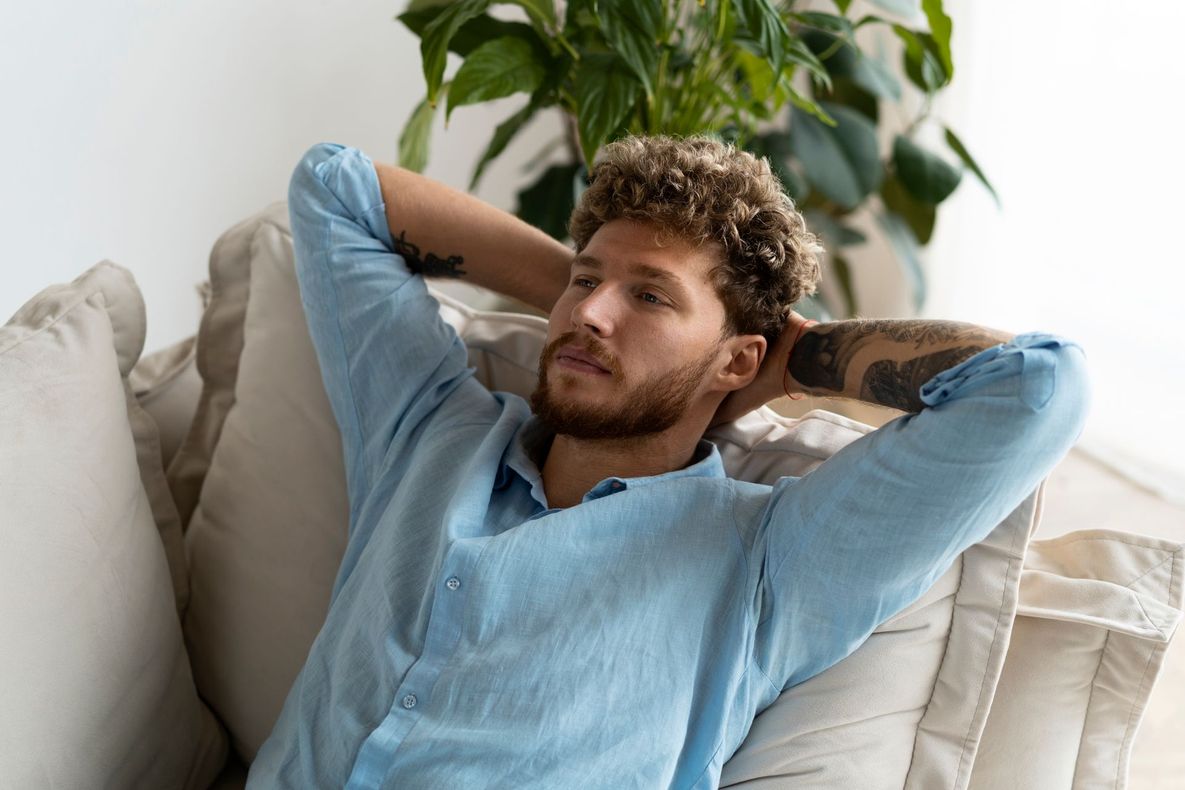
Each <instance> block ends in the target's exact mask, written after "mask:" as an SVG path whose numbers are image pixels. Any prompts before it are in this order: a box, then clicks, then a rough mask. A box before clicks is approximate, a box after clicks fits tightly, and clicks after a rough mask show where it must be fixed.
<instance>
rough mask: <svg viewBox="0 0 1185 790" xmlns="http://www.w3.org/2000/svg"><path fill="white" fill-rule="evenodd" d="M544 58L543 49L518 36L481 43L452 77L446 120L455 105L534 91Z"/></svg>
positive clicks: (542, 74)
mask: <svg viewBox="0 0 1185 790" xmlns="http://www.w3.org/2000/svg"><path fill="white" fill-rule="evenodd" d="M546 59H547V55H546V53H542V52H539V51H538V50H536V49H535V48H534V47H532V46H531V45H530V44H528V43H527V42H526V41H523V40H522V39H521V38H512V37H507V38H496V39H494V40H493V41H487V42H486V43H484V44H482V45H481V46H480V47H478V48H477V49H475V50H473V52H471V53H470V54H469V57H467V58H465V62H464V63H462V64H461V68H459V69H457V73H456V75H455V76H454V77H453V87H452V89H451V90H450V91H449V95H448V109H447V110H446V112H445V115H444V117H445V121H446V122H447V121H448V119H449V117H450V116H451V115H452V114H453V109H454V108H456V107H461V106H464V105H466V104H476V103H478V102H483V101H489V100H491V99H500V98H502V97H503V96H509V95H510V94H512V93H517V92H518V91H526V92H528V93H530V92H531V91H534V90H535V89H536V88H538V87H539V85H540V84H541V83H542V82H543V78H544V77H545V76H546V75H547V67H546V65H545V62H546Z"/></svg>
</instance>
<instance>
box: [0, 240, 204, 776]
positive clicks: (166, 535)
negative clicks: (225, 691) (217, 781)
mask: <svg viewBox="0 0 1185 790" xmlns="http://www.w3.org/2000/svg"><path fill="white" fill-rule="evenodd" d="M144 337H145V313H144V304H143V301H142V299H141V296H140V292H139V289H138V288H137V287H136V285H135V283H134V281H133V279H132V276H131V274H130V273H129V272H128V271H127V270H126V269H123V268H121V267H119V266H117V265H115V264H113V263H110V262H107V261H104V262H102V263H99V264H97V265H95V266H93V267H91V268H90V269H88V270H87V271H86V272H84V273H83V274H81V275H80V276H79V277H78V278H76V279H75V280H74V281H73V282H71V283H69V284H65V285H55V286H51V287H49V288H47V289H45V290H43V291H42V292H41V293H39V294H38V295H36V296H35V297H34V298H33V299H32V300H30V301H29V302H27V303H26V304H25V305H24V306H23V307H22V308H21V309H20V310H18V311H17V313H16V314H15V315H14V316H13V317H12V319H11V320H10V321H9V322H8V323H7V324H6V325H5V326H4V327H3V328H0V447H2V448H3V449H4V452H3V453H2V454H0V502H2V503H3V506H2V507H0V634H2V635H3V648H2V649H0V701H2V704H0V711H2V715H0V765H3V766H4V776H3V781H4V783H6V784H11V786H13V787H54V788H73V787H78V788H84V787H85V788H90V787H175V788H181V787H184V788H191V787H192V788H204V787H206V786H207V785H208V784H209V783H210V781H211V780H212V779H213V778H214V777H215V776H216V775H217V774H218V771H219V770H220V769H221V767H222V764H223V762H224V760H225V757H226V737H225V734H224V733H223V731H222V729H221V727H220V726H219V725H218V723H217V722H216V721H215V720H214V718H213V717H212V716H211V714H210V712H209V711H208V710H207V709H206V708H205V706H204V705H203V704H202V702H201V701H200V699H199V698H198V696H197V693H196V690H195V688H194V684H193V678H192V675H191V672H190V667H189V661H188V657H187V655H186V653H185V649H184V645H183V643H182V636H181V627H180V622H179V619H178V617H179V612H181V611H184V608H185V603H186V600H185V599H186V592H187V579H186V575H185V564H184V555H183V547H182V545H181V542H180V541H181V534H180V522H179V520H178V518H177V514H176V512H175V511H174V510H173V509H172V507H173V506H172V501H171V499H170V498H169V497H168V491H167V488H165V487H164V485H163V482H164V470H163V467H162V465H161V459H160V445H159V440H158V438H157V436H156V429H155V426H154V425H153V422H152V419H151V418H150V417H149V416H148V415H147V414H146V413H145V412H144V411H143V410H142V409H141V408H140V407H139V405H138V403H137V401H136V399H135V397H134V395H133V394H132V391H131V388H130V386H129V384H128V381H127V376H128V374H129V373H130V371H131V370H132V367H133V365H134V364H135V363H136V360H137V358H138V357H139V355H140V352H141V350H142V348H143V345H144ZM150 483H155V484H156V488H155V490H154V492H150V491H149V490H148V487H149V485H150Z"/></svg>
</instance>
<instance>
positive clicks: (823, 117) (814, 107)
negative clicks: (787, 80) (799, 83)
mask: <svg viewBox="0 0 1185 790" xmlns="http://www.w3.org/2000/svg"><path fill="white" fill-rule="evenodd" d="M787 91H788V95H789V99H790V104H792V105H793V106H795V107H797V108H798V109H800V110H802V111H803V112H805V113H807V114H808V115H811V116H814V117H815V118H818V119H819V122H820V123H823V124H825V125H827V126H835V124H836V120H835V119H834V118H832V117H831V116H830V115H828V114H827V111H826V110H824V109H823V107H822V105H820V104H818V103H817V102H816V101H815V100H814V99H811V98H810V97H808V96H804V95H803V94H801V93H799V92H798V91H797V90H796V89H795V88H794V87H793V86H787Z"/></svg>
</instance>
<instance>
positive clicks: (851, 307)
mask: <svg viewBox="0 0 1185 790" xmlns="http://www.w3.org/2000/svg"><path fill="white" fill-rule="evenodd" d="M830 261H831V270H832V271H833V272H835V279H836V280H837V281H838V282H839V289H840V292H841V293H843V300H844V309H845V310H846V311H847V314H848V315H850V316H852V315H856V314H857V313H858V312H859V310H857V309H856V289H855V287H854V286H853V284H852V268H851V267H850V266H849V265H848V260H847V258H845V257H844V256H842V255H840V254H839V253H833V254H832V255H831V256H830Z"/></svg>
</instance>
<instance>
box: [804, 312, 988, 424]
mask: <svg viewBox="0 0 1185 790" xmlns="http://www.w3.org/2000/svg"><path fill="white" fill-rule="evenodd" d="M1008 339H1009V336H1008V335H1004V334H1002V333H1000V332H997V331H995V330H991V329H987V328H985V327H981V326H977V325H975V324H968V323H963V322H961V321H923V320H860V319H857V320H851V321H834V322H829V323H825V324H819V325H817V326H814V327H811V328H810V329H809V330H807V331H806V332H804V333H803V335H802V337H800V338H799V339H798V343H797V344H796V345H795V347H794V353H793V354H792V355H791V357H790V365H789V370H790V375H791V376H793V377H794V380H795V381H797V382H798V383H799V384H801V385H803V386H804V387H807V388H810V389H811V390H815V391H818V392H816V394H833V395H840V396H842V397H849V398H857V399H859V400H864V401H868V402H870V403H878V404H880V405H882V406H890V407H892V408H894V409H900V410H902V411H907V412H919V411H921V410H922V408H923V407H924V404H923V403H922V401H921V398H920V397H919V396H918V390H919V389H920V388H921V386H922V384H925V383H926V382H927V381H929V380H930V379H931V378H933V377H934V376H935V375H937V374H938V373H940V372H942V371H943V370H946V369H948V368H952V367H954V366H955V365H958V364H959V363H960V362H962V361H963V360H965V359H968V358H970V357H972V356H974V355H975V354H977V353H979V352H980V351H982V350H984V349H985V348H990V347H991V346H994V345H997V344H998V343H1003V342H1006V341H1007V340H1008ZM860 352H865V353H864V359H863V360H862V361H861V362H860V363H858V364H854V363H853V360H854V359H855V358H856V356H857V354H858V353H860ZM869 357H871V358H869Z"/></svg>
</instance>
